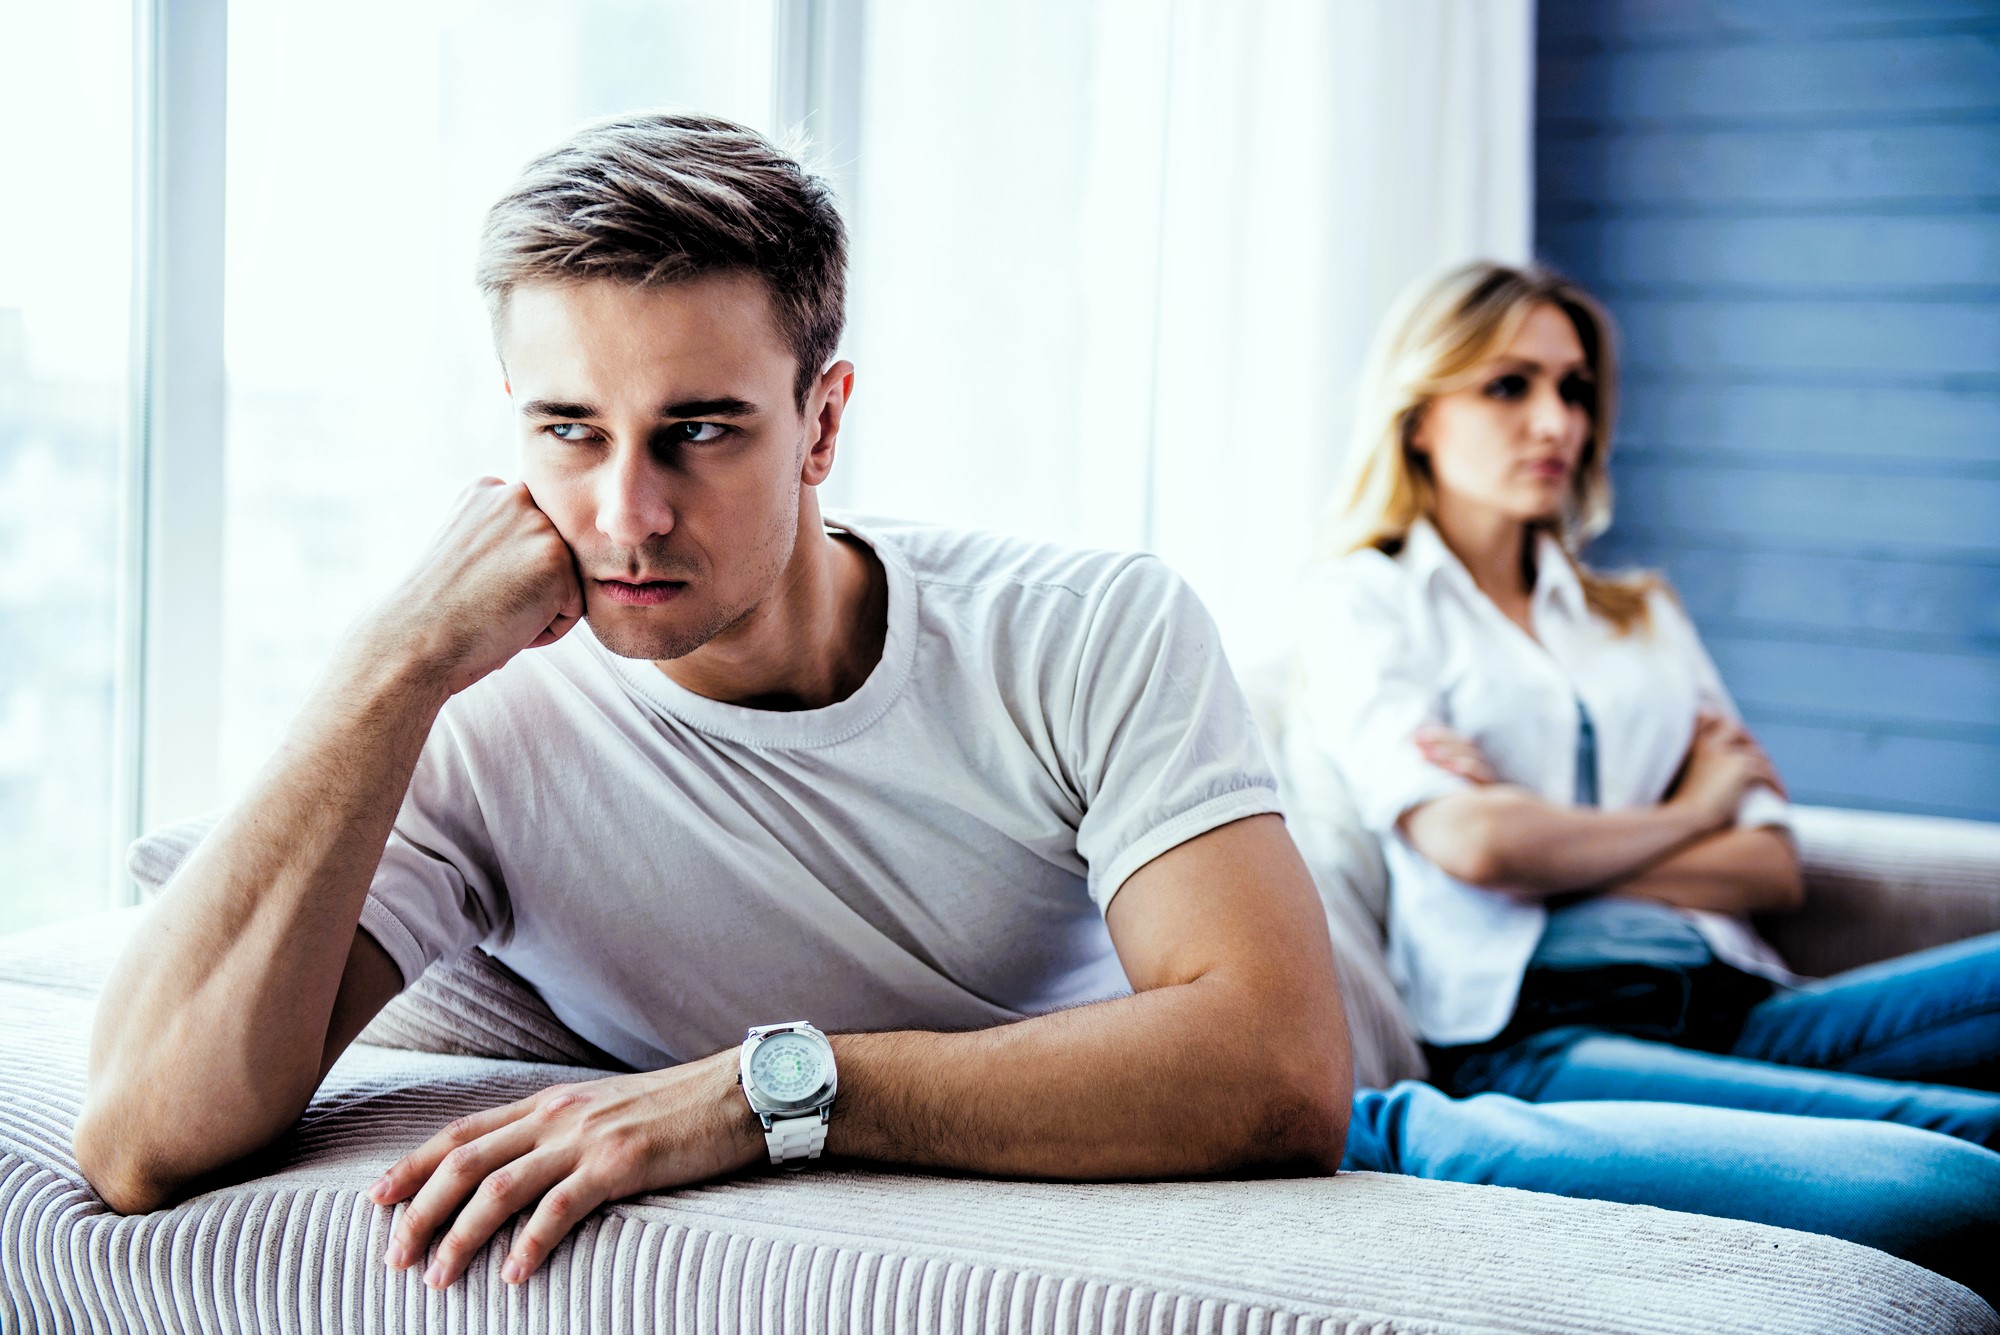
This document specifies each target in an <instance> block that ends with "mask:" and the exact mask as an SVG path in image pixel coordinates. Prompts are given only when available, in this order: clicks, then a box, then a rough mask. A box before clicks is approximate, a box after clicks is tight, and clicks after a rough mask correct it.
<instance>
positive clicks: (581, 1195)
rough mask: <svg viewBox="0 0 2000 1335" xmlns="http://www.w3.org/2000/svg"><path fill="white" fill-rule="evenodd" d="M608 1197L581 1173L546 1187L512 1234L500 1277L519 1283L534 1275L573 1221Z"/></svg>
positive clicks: (573, 1224) (510, 1282)
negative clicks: (539, 1200) (523, 1222)
mask: <svg viewBox="0 0 2000 1335" xmlns="http://www.w3.org/2000/svg"><path fill="white" fill-rule="evenodd" d="M608 1199H609V1197H608V1196H606V1195H605V1193H604V1189H603V1188H602V1187H599V1186H598V1185H597V1184H595V1183H594V1182H592V1181H591V1180H590V1179H589V1178H587V1177H585V1176H584V1175H583V1174H582V1173H572V1174H571V1175H570V1176H568V1177H566V1178H564V1179H563V1180H562V1181H560V1182H558V1183H556V1184H555V1186H553V1187H551V1188H549V1190H548V1193H547V1194H546V1195H544V1196H543V1197H542V1203H541V1204H540V1205H537V1206H536V1207H535V1213H534V1215H533V1217H531V1218H530V1219H529V1220H528V1223H527V1227H525V1228H523V1229H522V1230H521V1231H520V1232H519V1233H518V1234H517V1235H516V1236H515V1238H514V1249H513V1251H512V1252H511V1253H509V1255H508V1257H507V1264H506V1265H504V1266H502V1267H501V1268H500V1278H502V1279H504V1280H506V1281H507V1282H508V1283H509V1284H519V1283H520V1282H521V1281H522V1280H524V1279H526V1278H527V1277H528V1276H529V1275H532V1274H534V1273H535V1267H537V1266H539V1265H540V1264H541V1263H542V1262H543V1261H544V1260H546V1259H547V1258H548V1254H549V1253H550V1252H552V1251H554V1250H555V1247H556V1244H557V1243H559V1242H561V1241H562V1240H563V1239H564V1238H565V1237H567V1236H568V1234H569V1231H570V1230H571V1229H572V1228H575V1227H576V1222H577V1221H578V1220H579V1219H581V1218H583V1217H584V1216H585V1215H587V1214H589V1213H590V1212H591V1211H592V1210H595V1209H596V1208H597V1207H598V1206H600V1205H602V1204H603V1203H604V1202H605V1201H606V1200H608Z"/></svg>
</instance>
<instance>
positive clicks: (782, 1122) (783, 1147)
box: [764, 1112, 826, 1164]
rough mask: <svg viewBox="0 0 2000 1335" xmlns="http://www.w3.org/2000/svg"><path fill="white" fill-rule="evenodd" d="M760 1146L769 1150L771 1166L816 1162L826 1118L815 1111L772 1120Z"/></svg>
mask: <svg viewBox="0 0 2000 1335" xmlns="http://www.w3.org/2000/svg"><path fill="white" fill-rule="evenodd" d="M764 1144H765V1145H766V1146H768V1147H769V1148H770V1151H771V1162H772V1163H775V1164H783V1163H790V1162H791V1161H793V1160H794V1159H817V1158H819V1152H820V1151H821V1150H823V1149H825V1148H826V1118H825V1117H824V1116H822V1115H821V1114H819V1113H818V1112H809V1113H807V1114H806V1115H805V1116H804V1117H780V1118H774V1119H773V1120H772V1122H771V1129H770V1130H769V1131H766V1132H765V1133H764Z"/></svg>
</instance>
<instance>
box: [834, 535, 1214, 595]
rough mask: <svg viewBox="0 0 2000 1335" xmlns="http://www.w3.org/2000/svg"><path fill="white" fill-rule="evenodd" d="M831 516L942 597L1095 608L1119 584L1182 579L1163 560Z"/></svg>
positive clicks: (1013, 537) (1014, 537)
mask: <svg viewBox="0 0 2000 1335" xmlns="http://www.w3.org/2000/svg"><path fill="white" fill-rule="evenodd" d="M828 518H829V521H830V522H832V523H833V524H835V525H836V526H839V527H847V528H852V529H853V530H854V531H855V532H856V533H858V534H859V535H860V536H862V537H863V538H865V539H867V540H868V541H869V542H871V543H872V544H874V545H875V546H876V547H877V548H878V550H879V549H881V548H883V547H886V548H888V549H889V550H890V551H891V552H892V553H893V554H894V556H895V557H897V558H899V559H900V560H901V561H902V562H903V564H904V565H905V566H906V567H907V568H908V570H909V572H910V575H911V578H912V579H914V580H915V581H916V583H917V584H918V585H919V586H921V587H922V588H924V589H926V590H930V591H934V592H937V593H941V594H943V593H950V592H952V591H960V592H963V593H967V594H971V595H973V596H978V595H979V594H981V593H986V594H989V595H991V596H994V597H1008V596H1013V597H1019V596H1023V595H1025V596H1029V597H1044V598H1050V599H1054V600H1056V601H1067V602H1071V603H1084V604H1088V603H1092V602H1095V601H1097V600H1098V599H1100V598H1101V597H1102V596H1103V595H1104V593H1105V591H1106V589H1107V588H1109V587H1110V586H1111V585H1113V584H1116V583H1121V582H1130V581H1131V580H1133V579H1135V578H1136V579H1140V580H1147V579H1159V580H1168V581H1177V579H1178V577H1177V576H1175V575H1174V574H1173V573H1172V572H1171V571H1170V570H1168V568H1167V567H1166V566H1165V564H1164V563H1162V562H1161V561H1160V560H1159V559H1158V558H1157V557H1154V556H1151V555H1149V554H1148V553H1145V552H1133V551H1118V550H1114V549H1110V548H1099V547H1082V546H1076V545H1072V544H1066V543H1057V542H1047V541H1044V540H1041V539H1037V538H1029V537H1023V536H1021V535H1019V534H1014V533H1003V532H998V531H995V530H991V529H977V528H958V527H952V526H949V525H944V524H925V523H916V522H912V521H909V520H902V519H886V518H880V517H876V516H864V515H858V514H845V513H842V514H838V515H830V516H829V517H828Z"/></svg>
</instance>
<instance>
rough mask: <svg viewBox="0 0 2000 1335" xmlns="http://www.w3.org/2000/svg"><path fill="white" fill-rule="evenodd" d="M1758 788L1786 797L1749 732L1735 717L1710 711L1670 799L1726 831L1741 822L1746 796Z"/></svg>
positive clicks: (1698, 727)
mask: <svg viewBox="0 0 2000 1335" xmlns="http://www.w3.org/2000/svg"><path fill="white" fill-rule="evenodd" d="M1758 784H1763V785H1765V786H1766V787H1768V788H1771V789H1773V790H1775V791H1776V792H1777V793H1778V794H1779V795H1780V796H1783V795H1784V794H1785V785H1784V781H1783V780H1782V779H1780V778H1779V777H1778V770H1777V767H1776V766H1775V765H1773V764H1772V763H1771V758H1770V757H1769V756H1767V755H1765V754H1764V748H1763V747H1761V746H1759V745H1758V744H1757V739H1756V738H1755V737H1752V736H1751V735H1750V731H1749V729H1747V728H1745V727H1744V726H1743V725H1742V724H1741V723H1739V722H1737V721H1736V720H1734V719H1731V718H1725V717H1723V716H1722V715H1720V714H1707V713H1705V714H1703V715H1702V716H1701V717H1700V718H1698V719H1697V720H1696V721H1695V725H1694V740H1693V741H1692V742H1690V743H1689V744H1688V753H1687V759H1686V760H1684V761H1682V762H1681V772H1680V775H1679V777H1678V778H1676V779H1675V781H1674V786H1673V788H1672V790H1671V791H1670V792H1669V794H1668V800H1669V801H1670V802H1679V803H1683V804H1685V805H1686V806H1688V807H1690V808H1691V809H1693V810H1696V811H1699V812H1701V813H1703V814H1704V815H1705V816H1706V817H1707V818H1708V820H1709V822H1710V824H1711V825H1713V826H1715V827H1717V828H1720V827H1722V826H1724V825H1728V824H1729V823H1730V822H1731V821H1732V820H1734V819H1735V816H1736V807H1737V804H1738V803H1740V802H1741V801H1742V800H1743V794H1744V793H1745V792H1747V791H1749V790H1750V789H1751V788H1753V787H1755V786H1756V785H1758Z"/></svg>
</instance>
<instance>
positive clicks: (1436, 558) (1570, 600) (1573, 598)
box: [1400, 519, 1584, 616]
mask: <svg viewBox="0 0 2000 1335" xmlns="http://www.w3.org/2000/svg"><path fill="white" fill-rule="evenodd" d="M1400 559H1401V561H1402V564H1403V567H1404V569H1406V570H1408V571H1409V572H1410V573H1411V574H1412V575H1414V576H1416V579H1417V583H1418V584H1420V585H1423V586H1426V587H1428V586H1429V584H1430V582H1431V581H1432V580H1434V579H1438V578H1444V579H1449V580H1456V581H1458V582H1459V586H1460V588H1461V589H1464V590H1467V591H1471V592H1475V593H1476V592H1477V591H1478V587H1479V586H1478V585H1477V584H1475V583H1474V582H1473V579H1472V573H1471V572H1470V571H1468V570H1467V569H1466V568H1465V563H1464V562H1462V561H1460V560H1459V559H1458V556H1457V554H1456V553H1454V552H1453V551H1452V550H1451V548H1450V547H1448V546H1446V545H1445V540H1444V537H1443V535H1441V534H1440V533H1439V532H1438V531H1437V526H1436V525H1435V524H1433V523H1431V521H1430V520H1429V519H1419V520H1417V521H1416V522H1415V523H1413V524H1411V525H1410V531H1409V532H1408V533H1406V534H1404V535H1403V550H1402V553H1401V558H1400ZM1534 599H1535V601H1536V602H1538V603H1539V602H1550V603H1555V604H1559V605H1560V606H1561V607H1562V609H1563V611H1565V612H1567V613H1569V614H1570V615H1571V616H1577V615H1581V614H1582V612H1583V610H1584V600H1583V585H1582V583H1581V582H1580V581H1579V580H1578V579H1577V574H1576V563H1575V562H1574V561H1572V560H1570V558H1569V553H1567V552H1565V551H1564V550H1563V546H1562V543H1561V542H1559V541H1557V539H1556V536H1555V534H1553V533H1551V532H1549V531H1548V530H1547V529H1540V530H1538V531H1537V532H1536V535H1535V593H1534Z"/></svg>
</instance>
